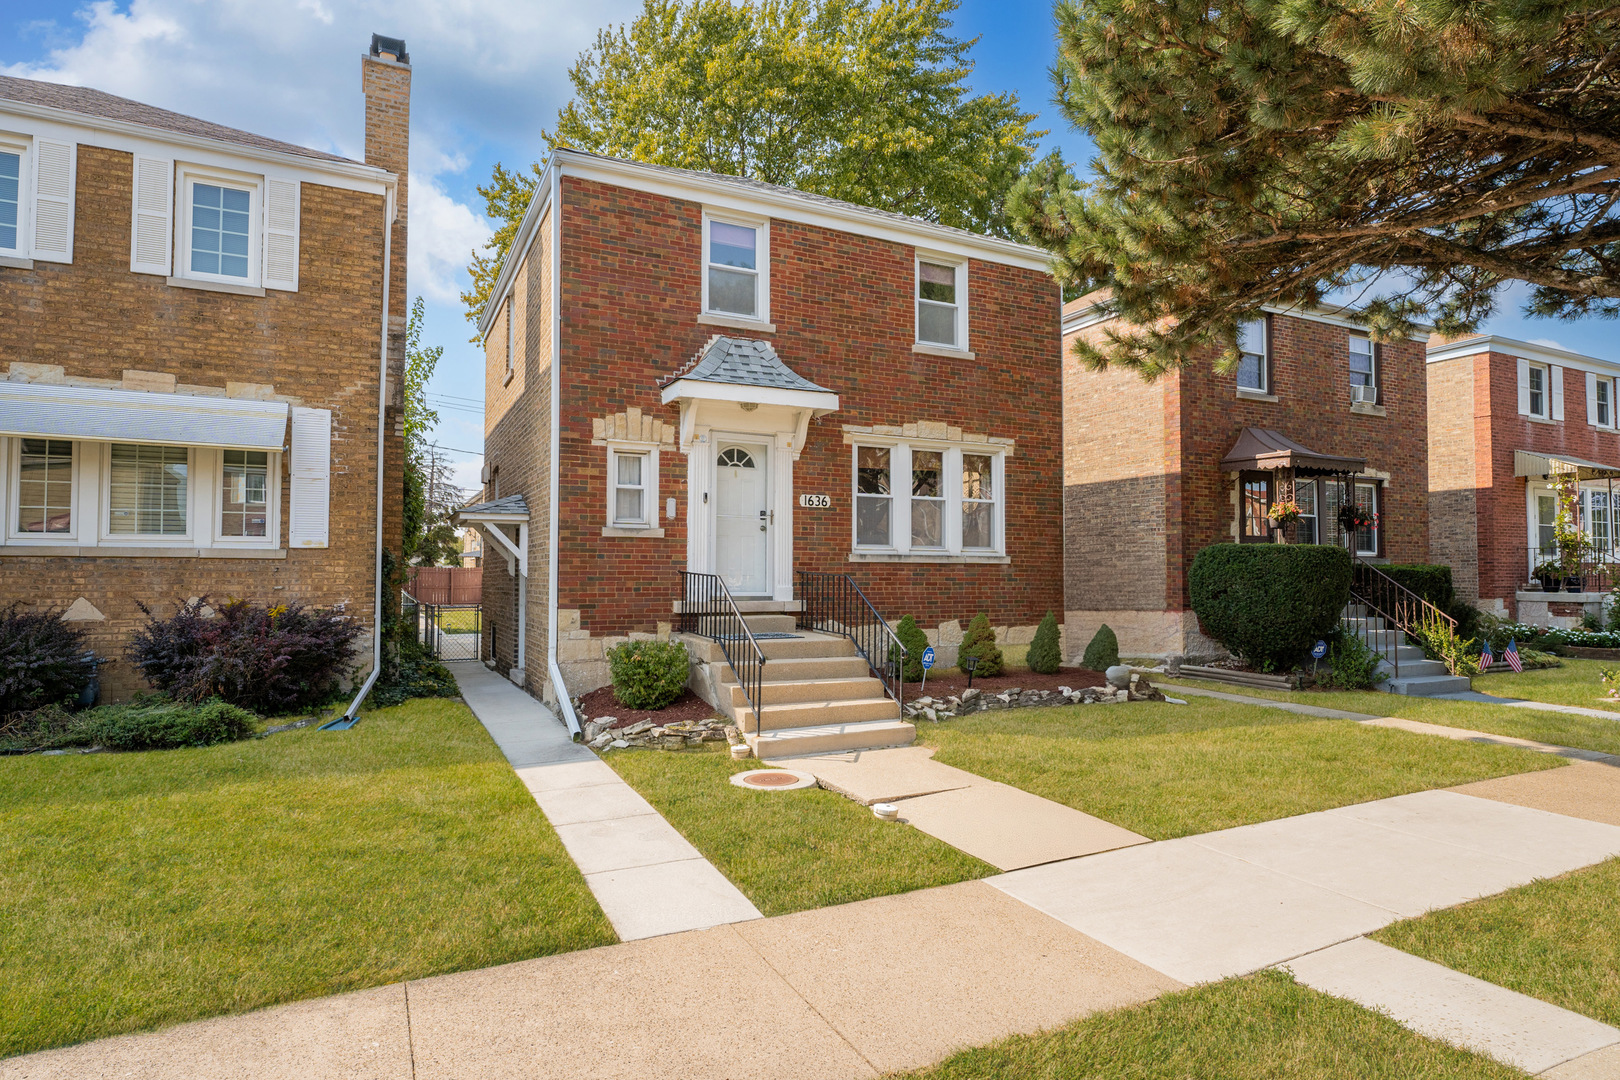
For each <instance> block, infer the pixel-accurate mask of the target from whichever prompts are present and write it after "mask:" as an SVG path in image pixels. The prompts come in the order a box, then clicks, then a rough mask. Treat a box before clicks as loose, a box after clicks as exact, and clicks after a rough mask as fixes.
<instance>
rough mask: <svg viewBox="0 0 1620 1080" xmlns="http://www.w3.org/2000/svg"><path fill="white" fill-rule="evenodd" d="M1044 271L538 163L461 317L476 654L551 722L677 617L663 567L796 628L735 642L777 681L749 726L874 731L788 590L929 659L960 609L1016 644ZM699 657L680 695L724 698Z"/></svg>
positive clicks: (941, 239)
mask: <svg viewBox="0 0 1620 1080" xmlns="http://www.w3.org/2000/svg"><path fill="white" fill-rule="evenodd" d="M1045 267H1046V256H1045V255H1044V254H1043V253H1041V252H1039V251H1037V250H1035V249H1032V248H1028V247H1024V246H1021V245H1018V244H1013V243H1009V242H1006V241H1003V240H998V239H994V238H991V237H986V236H979V235H975V234H972V233H968V232H964V231H961V230H957V229H951V228H945V227H941V226H937V225H933V224H930V223H928V222H925V221H920V220H916V219H912V218H907V217H902V216H899V215H896V214H892V213H885V212H881V211H876V210H871V209H868V208H865V207H860V206H854V205H850V204H847V203H843V202H838V201H836V200H832V199H827V198H823V197H819V196H814V195H807V194H804V193H803V192H799V191H794V190H791V189H788V188H782V187H776V186H773V185H769V184H762V183H757V182H753V181H748V180H742V179H738V178H736V177H729V176H718V175H713V174H707V173H697V172H689V171H684V170H678V169H668V168H661V167H656V166H649V165H643V164H638V163H633V162H628V161H622V160H618V159H612V158H606V157H599V156H595V155H591V154H585V153H580V152H576V151H571V150H562V151H557V152H556V153H554V154H553V155H552V157H551V159H550V161H549V162H548V163H547V167H546V171H545V174H544V177H543V178H542V182H541V184H540V187H539V189H538V191H537V193H536V195H535V198H534V202H533V204H532V206H531V207H530V209H529V211H528V214H527V216H526V217H525V219H524V221H523V223H522V226H521V228H520V230H519V232H518V234H517V238H516V240H515V242H514V246H513V248H512V253H511V255H510V256H509V258H508V260H507V263H506V266H505V268H504V271H503V273H502V275H501V277H500V279H499V281H498V282H497V284H496V288H495V291H494V294H493V296H494V299H493V300H492V301H491V302H490V304H489V305H488V307H487V308H486V310H485V313H484V317H483V320H482V323H481V326H480V328H481V331H482V332H483V334H484V338H485V342H486V351H487V356H488V366H487V369H486V386H487V402H486V420H485V426H486V433H487V434H486V443H485V462H486V464H485V469H486V487H485V498H486V499H487V503H486V504H485V505H483V506H479V507H474V508H470V509H469V510H468V511H465V512H464V513H463V514H462V520H464V521H467V522H470V523H474V524H478V525H479V526H480V527H482V528H483V529H484V530H485V532H486V544H485V548H486V554H488V555H490V556H491V557H492V559H493V561H492V562H490V563H489V564H487V565H488V567H489V568H488V570H487V572H486V574H485V577H484V580H485V583H486V584H485V604H486V609H487V611H488V614H489V618H488V619H487V620H486V622H487V624H488V629H487V630H486V635H487V637H486V647H487V648H488V649H489V650H490V651H489V652H488V654H487V655H492V656H493V657H494V663H495V665H496V667H497V668H498V669H499V670H500V671H502V672H503V673H508V674H509V675H510V676H511V677H512V679H513V680H514V681H515V682H517V683H519V684H520V685H522V686H525V687H526V688H528V689H529V691H530V692H531V693H534V694H536V695H539V696H542V697H544V698H545V699H546V700H548V701H551V702H561V703H562V704H561V706H560V707H561V711H563V713H564V714H565V718H569V714H570V713H571V707H570V706H568V705H567V704H566V703H567V701H568V699H569V698H570V697H572V696H577V695H579V694H581V693H583V692H586V691H589V690H592V689H594V688H597V687H600V686H603V685H606V683H607V682H608V673H607V664H606V662H605V660H604V648H605V647H609V646H611V645H613V644H614V643H616V642H619V641H623V640H626V639H628V638H631V637H640V636H644V637H665V636H668V635H669V634H671V633H672V632H679V630H680V626H679V620H680V618H681V613H682V612H683V610H684V605H686V603H687V601H686V600H683V591H682V590H683V585H682V580H681V578H680V574H681V573H682V572H688V573H690V574H692V575H698V577H697V578H694V579H693V581H694V582H698V581H708V580H709V578H710V577H712V578H716V579H718V580H720V581H722V582H723V583H724V585H725V587H726V591H728V592H729V594H730V596H731V598H732V601H734V603H735V605H736V607H737V609H738V611H739V613H740V614H742V615H746V616H747V618H748V622H749V624H750V625H751V627H752V628H753V630H754V631H755V632H756V633H767V634H778V633H779V634H783V635H789V634H791V635H794V636H792V637H783V638H780V639H775V638H767V639H765V640H764V641H762V642H761V643H760V646H761V648H762V649H763V651H764V652H765V653H767V654H768V656H767V658H768V659H770V660H772V661H773V663H772V664H769V665H766V667H765V671H766V673H767V674H766V678H767V680H771V679H773V678H776V679H777V681H781V680H785V679H786V678H787V675H788V674H790V673H795V672H796V673H797V675H798V677H799V681H800V682H802V683H803V684H804V685H798V686H792V687H790V686H785V685H779V686H776V687H775V688H774V689H772V690H770V694H771V700H772V701H773V703H776V704H773V705H772V706H770V707H768V708H767V713H772V712H774V713H775V714H776V719H775V722H774V723H768V724H767V725H766V727H767V728H768V729H773V730H774V729H776V728H786V727H791V726H803V724H802V723H800V721H803V722H804V723H808V722H809V720H808V719H807V718H810V717H811V716H812V714H814V715H815V716H816V717H819V718H820V719H821V720H830V719H834V718H838V717H842V718H844V719H846V720H849V721H850V722H851V723H855V722H858V721H859V722H865V721H866V720H870V721H871V722H873V723H879V722H885V723H894V722H897V720H898V715H899V714H898V709H897V708H895V707H894V702H893V700H892V699H891V698H889V697H888V696H887V695H886V694H885V692H884V688H883V687H881V686H878V685H877V684H876V683H875V682H873V680H872V679H871V678H870V677H869V673H868V666H867V665H865V664H864V663H855V662H853V661H851V660H850V659H849V657H850V656H855V655H856V652H850V651H846V647H847V649H857V647H856V646H854V645H851V643H850V642H849V641H847V640H845V641H843V642H842V643H841V644H839V643H834V644H833V645H832V646H827V648H824V646H826V645H827V643H826V642H824V641H823V640H822V637H824V636H825V635H818V634H816V633H815V632H813V631H812V630H810V629H809V628H807V627H806V626H804V625H801V624H803V623H805V622H808V621H810V620H808V619H807V618H805V612H804V610H803V609H804V603H805V600H806V596H805V590H806V588H810V587H818V588H819V587H821V586H822V585H827V583H828V582H831V581H834V580H836V582H838V583H839V587H840V588H842V587H843V584H842V583H843V580H844V578H845V576H847V578H848V584H849V585H850V586H858V589H859V590H860V592H861V593H862V594H863V595H864V597H865V598H866V599H867V600H868V601H869V602H870V605H871V608H872V610H873V611H874V612H875V613H876V614H879V615H881V618H882V619H883V620H885V621H886V622H888V623H889V624H890V625H891V626H892V625H893V624H894V623H895V622H897V621H898V620H899V619H900V618H901V616H903V615H907V614H909V615H912V616H914V617H915V618H916V619H917V621H918V622H919V623H920V624H921V625H923V626H924V627H927V628H928V629H929V632H930V634H931V635H932V636H933V638H934V640H935V641H936V642H937V643H938V644H939V646H940V652H941V656H940V662H941V663H942V664H949V663H951V662H952V660H953V658H954V644H955V642H956V641H959V640H960V637H959V635H960V633H961V627H962V625H963V624H964V622H965V621H966V620H968V619H970V618H971V617H972V616H973V615H974V614H975V613H976V612H981V611H982V612H986V613H987V614H988V615H989V617H990V619H991V620H992V622H993V623H994V624H996V625H997V626H999V627H1001V628H1002V629H1003V640H1007V639H1008V638H1011V639H1012V640H1014V641H1017V640H1020V639H1022V640H1028V637H1029V636H1030V635H1031V634H1032V633H1033V629H1034V626H1035V624H1036V623H1037V622H1038V621H1039V620H1040V619H1041V617H1042V616H1043V615H1044V614H1045V612H1046V611H1048V610H1052V611H1057V610H1059V609H1060V603H1061V596H1062V594H1061V577H1060V575H1061V570H1060V567H1061V562H1062V557H1063V552H1062V542H1061V530H1062V517H1061V503H1060V499H1061V489H1060V486H1059V473H1058V461H1059V453H1060V447H1061V435H1060V416H1059V412H1058V407H1057V402H1058V390H1059V373H1058V355H1057V348H1058V313H1059V300H1058V293H1057V289H1056V286H1055V285H1054V284H1053V283H1052V281H1051V279H1050V278H1049V277H1048V276H1047V274H1046V270H1045ZM552 553H555V557H554V558H553V557H552ZM502 554H504V555H505V561H506V567H504V568H503V566H502V559H501V558H500V557H499V556H500V555H502ZM806 574H819V575H830V576H831V577H821V578H814V579H811V578H807V577H806ZM812 581H813V582H814V583H815V584H814V586H812V585H811V584H808V583H810V582H812ZM691 587H693V588H696V587H699V586H698V585H696V584H694V585H692V586H691ZM710 587H712V583H711V586H710ZM827 587H829V588H830V587H831V585H827ZM841 595H845V594H841ZM847 595H848V596H849V597H853V595H854V594H853V593H849V594H847ZM822 621H823V622H825V620H822ZM694 648H696V649H697V650H698V651H699V652H702V651H703V648H704V646H703V645H702V643H701V642H694ZM828 648H831V650H832V651H831V653H828V651H827V649H828ZM885 650H886V646H885V647H884V648H883V649H878V652H880V653H881V652H884V651H885ZM857 651H858V649H857ZM857 658H858V657H857ZM787 660H792V661H794V663H792V664H789V663H784V662H783V661H787ZM818 664H819V665H820V666H818ZM876 666H879V667H880V666H881V657H880V658H879V661H878V662H877V664H876ZM711 667H712V668H713V671H712V675H713V685H711V684H710V683H709V682H706V681H705V680H706V678H707V675H706V674H705V672H704V670H702V669H701V665H700V669H699V670H697V671H695V673H694V687H695V688H697V689H698V690H699V691H700V692H701V693H705V694H707V695H709V696H710V697H711V699H714V700H716V701H717V703H718V704H720V706H721V707H722V708H726V709H730V708H731V707H732V700H733V697H732V695H731V694H730V693H729V692H728V690H727V689H726V687H725V685H724V683H725V680H727V679H729V678H731V674H730V673H729V669H728V667H727V665H724V664H718V665H711ZM773 672H774V673H777V674H776V675H775V676H773V675H772V673H773ZM841 672H842V673H846V674H848V675H849V676H850V677H851V678H852V679H854V681H853V682H849V683H847V684H841V683H837V681H836V679H837V678H842V677H843V676H842V675H840V674H839V673H841ZM862 680H865V681H864V682H863V681H862ZM811 683H815V684H816V685H809V684H811ZM835 698H836V699H838V701H837V702H836V703H835V704H836V706H837V707H836V708H833V709H832V710H831V711H828V709H827V708H826V706H827V704H828V702H829V701H832V699H835ZM739 700H740V698H739ZM812 705H813V707H812ZM740 708H741V709H742V712H743V713H745V714H748V715H751V713H749V711H748V710H749V706H748V705H747V703H746V702H743V703H742V705H741V706H740ZM818 710H819V711H818ZM794 717H797V718H798V720H796V721H795V720H793V718H794ZM863 718H864V719H863ZM790 721H792V722H791V723H790ZM841 722H842V721H841ZM902 734H903V735H904V736H905V737H906V738H909V728H907V729H906V732H904V733H902ZM894 736H895V732H894V730H893V729H892V728H891V729H885V730H884V731H882V732H879V734H876V735H871V736H870V738H872V739H884V740H888V741H896V740H895V737H894ZM869 744H870V743H869Z"/></svg>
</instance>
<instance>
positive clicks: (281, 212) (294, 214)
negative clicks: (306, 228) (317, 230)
mask: <svg viewBox="0 0 1620 1080" xmlns="http://www.w3.org/2000/svg"><path fill="white" fill-rule="evenodd" d="M265 188H266V194H265V200H264V287H265V288H267V289H285V290H287V291H288V292H297V291H298V192H299V188H298V181H296V180H275V179H272V180H269V181H268V182H267V183H266V184H265Z"/></svg>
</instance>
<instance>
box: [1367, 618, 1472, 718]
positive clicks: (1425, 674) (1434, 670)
mask: <svg viewBox="0 0 1620 1080" xmlns="http://www.w3.org/2000/svg"><path fill="white" fill-rule="evenodd" d="M1352 610H1357V608H1356V607H1355V605H1352ZM1359 610H1362V611H1365V609H1359ZM1343 622H1344V625H1345V626H1346V627H1347V628H1349V629H1351V630H1356V631H1360V630H1367V631H1381V630H1383V629H1384V620H1383V619H1382V618H1380V617H1378V616H1376V615H1370V614H1363V615H1352V616H1347V617H1346V618H1345V619H1344V620H1343ZM1389 640H1390V641H1391V642H1392V644H1386V645H1384V646H1383V647H1382V648H1379V649H1375V650H1374V651H1375V652H1377V653H1379V654H1380V655H1381V656H1382V657H1383V660H1382V661H1380V662H1379V665H1378V670H1379V671H1381V672H1383V673H1384V675H1385V676H1386V678H1385V680H1384V681H1383V682H1382V683H1379V689H1381V690H1384V691H1385V692H1387V693H1391V694H1402V695H1404V696H1406V697H1434V696H1435V695H1437V694H1456V693H1460V692H1462V691H1465V690H1469V689H1472V687H1473V683H1471V682H1470V681H1469V680H1468V679H1467V678H1465V677H1464V676H1461V675H1450V674H1447V672H1446V665H1445V664H1443V663H1441V662H1440V661H1439V660H1426V659H1424V656H1423V650H1422V649H1420V648H1418V647H1417V646H1416V645H1409V644H1407V642H1406V635H1405V634H1404V633H1402V632H1401V631H1399V630H1396V631H1394V633H1393V634H1392V635H1391V637H1390V639H1389ZM1397 660H1398V661H1399V662H1400V665H1401V667H1400V672H1401V673H1400V677H1399V678H1396V677H1395V665H1394V663H1392V661H1397Z"/></svg>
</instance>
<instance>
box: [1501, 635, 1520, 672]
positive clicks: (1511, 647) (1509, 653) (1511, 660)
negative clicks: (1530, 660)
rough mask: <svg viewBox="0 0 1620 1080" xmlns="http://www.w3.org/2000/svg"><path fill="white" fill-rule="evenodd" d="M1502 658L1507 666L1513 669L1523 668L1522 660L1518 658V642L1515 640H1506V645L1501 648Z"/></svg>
mask: <svg viewBox="0 0 1620 1080" xmlns="http://www.w3.org/2000/svg"><path fill="white" fill-rule="evenodd" d="M1502 659H1504V660H1506V661H1507V666H1508V667H1510V668H1512V669H1513V670H1514V671H1523V670H1524V661H1523V660H1521V659H1519V643H1518V642H1517V641H1513V640H1512V639H1509V640H1508V647H1507V648H1505V649H1503V650H1502Z"/></svg>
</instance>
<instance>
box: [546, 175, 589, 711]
mask: <svg viewBox="0 0 1620 1080" xmlns="http://www.w3.org/2000/svg"><path fill="white" fill-rule="evenodd" d="M561 372H562V161H561V160H560V159H559V158H558V157H556V156H555V155H553V157H552V159H551V506H550V509H549V513H548V515H547V516H548V517H549V519H550V520H549V521H548V522H547V527H548V529H549V532H550V540H549V541H548V542H549V543H550V545H551V546H550V549H549V550H550V552H551V557H550V559H549V560H548V562H549V566H548V568H547V575H548V577H549V578H550V581H549V582H548V583H547V590H548V594H549V598H548V600H547V604H546V609H547V612H548V618H547V620H546V624H547V625H546V668H547V670H548V671H549V672H550V674H551V689H552V692H553V693H555V694H556V695H557V708H558V710H559V711H560V712H561V713H562V718H563V723H565V724H567V725H568V733H569V734H570V735H572V736H573V737H574V739H575V741H578V740H580V739H582V738H584V737H585V733H584V731H582V730H581V729H580V726H579V715H578V714H577V713H575V712H574V703H573V701H572V700H570V699H569V697H568V685H567V684H566V683H565V682H563V674H562V668H561V667H560V666H558V664H557V556H558V554H559V549H558V546H557V535H558V529H557V519H558V506H557V496H558V487H559V478H560V477H561V475H562V461H561V459H560V458H559V457H558V454H559V453H560V451H561V447H562V436H561V432H560V431H559V430H558V425H559V424H560V423H561V422H562V379H561V378H560V377H559V375H560V373H561Z"/></svg>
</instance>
